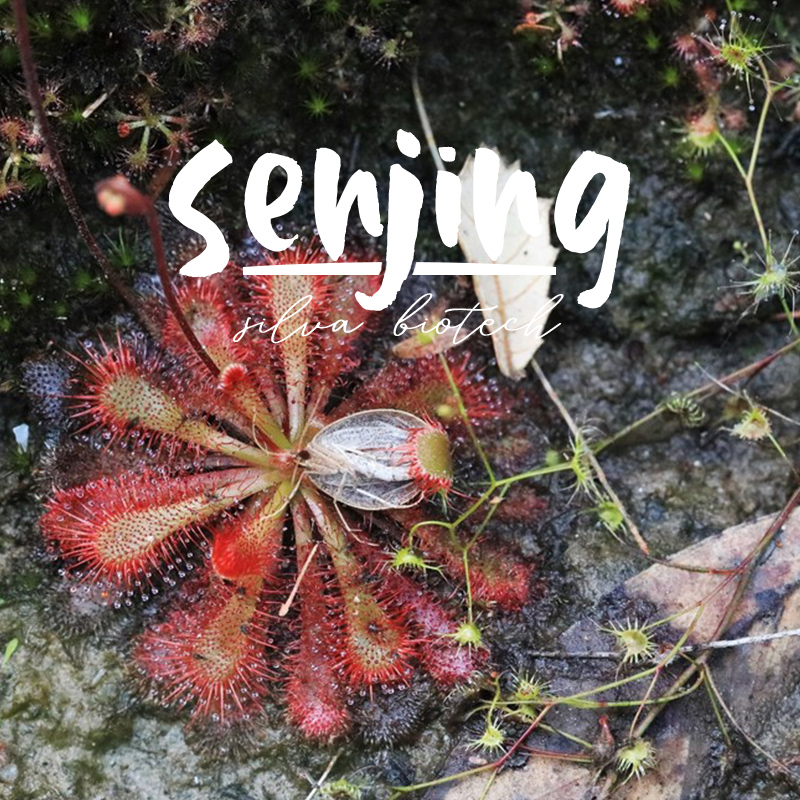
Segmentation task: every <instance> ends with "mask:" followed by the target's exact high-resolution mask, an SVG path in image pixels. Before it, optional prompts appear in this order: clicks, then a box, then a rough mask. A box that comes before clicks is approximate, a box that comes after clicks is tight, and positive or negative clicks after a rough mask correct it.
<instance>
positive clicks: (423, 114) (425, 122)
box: [411, 64, 447, 172]
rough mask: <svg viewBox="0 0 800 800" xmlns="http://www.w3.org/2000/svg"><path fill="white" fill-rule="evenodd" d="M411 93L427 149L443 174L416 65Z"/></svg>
mask: <svg viewBox="0 0 800 800" xmlns="http://www.w3.org/2000/svg"><path fill="white" fill-rule="evenodd" d="M411 91H412V92H414V104H415V105H416V107H417V114H419V122H420V125H422V130H423V132H424V134H425V141H426V142H427V143H428V149H429V150H430V151H431V158H433V163H434V164H435V165H436V169H440V170H442V171H444V172H446V171H447V168H446V167H445V165H444V162H443V161H442V158H441V156H440V155H439V148H438V147H437V146H436V139H435V137H434V135H433V128H431V121H430V120H429V119H428V112H427V111H426V110H425V101H424V100H423V99H422V92H421V91H420V88H419V77H418V75H417V65H416V64H414V69H413V71H412V73H411Z"/></svg>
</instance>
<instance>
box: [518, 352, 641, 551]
mask: <svg viewBox="0 0 800 800" xmlns="http://www.w3.org/2000/svg"><path fill="white" fill-rule="evenodd" d="M531 364H532V365H533V370H534V372H535V373H536V375H537V377H538V378H539V380H540V381H541V383H542V386H543V387H544V390H545V392H547V395H548V396H549V397H550V399H551V400H552V401H553V405H555V407H556V408H557V409H558V411H559V413H560V414H561V416H562V417H563V418H564V422H566V423H567V425H568V427H569V429H570V431H571V432H572V435H573V436H575V437H576V439H579V438H580V436H581V432H580V429H579V428H578V426H577V424H576V423H575V420H574V419H572V416H571V414H570V413H569V411H568V410H567V408H566V406H565V405H564V404H563V403H562V402H561V398H559V396H558V394H557V393H556V390H555V389H554V388H553V386H552V384H551V383H550V381H549V380H547V376H546V375H545V374H544V372H542V368H541V367H540V366H539V365H538V364H537V363H536V361H535V360H534V361H532V362H531ZM586 455H587V457H588V459H589V462H590V463H591V465H592V468H593V469H594V471H595V473H596V474H597V479H598V480H599V481H600V483H601V485H602V486H603V488H604V489H605V490H606V492H607V493H608V496H609V497H610V498H611V500H612V501H613V502H614V504H615V505H616V506H617V508H618V509H619V511H620V513H621V514H622V518H623V519H624V520H625V523H626V524H627V526H628V529H629V530H630V532H631V536H633V538H634V539H635V540H636V543H637V544H638V545H639V549H640V550H641V551H642V552H643V553H644V554H645V555H650V547H649V546H648V544H647V542H646V541H645V540H644V537H643V536H642V534H641V533H640V532H639V528H638V527H637V526H636V523H635V522H634V521H633V520H632V519H631V518H630V515H629V514H628V512H627V511H626V510H625V506H624V505H623V504H622V501H621V500H620V499H619V497H618V495H617V493H616V492H615V491H614V489H613V488H612V487H611V484H610V483H609V482H608V479H607V478H606V475H605V473H604V472H603V468H602V467H601V466H600V462H599V461H598V460H597V456H596V455H595V454H594V453H593V452H592V450H591V448H588V449H587V451H586Z"/></svg>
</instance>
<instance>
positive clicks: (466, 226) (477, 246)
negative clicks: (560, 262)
mask: <svg viewBox="0 0 800 800" xmlns="http://www.w3.org/2000/svg"><path fill="white" fill-rule="evenodd" d="M474 167H475V161H474V158H473V157H472V156H470V157H469V158H468V159H467V160H466V162H465V163H464V167H463V168H462V170H461V173H460V178H461V186H462V189H461V227H460V228H459V232H458V242H459V244H460V245H461V249H462V250H463V252H464V255H465V256H466V258H467V261H470V262H472V263H484V264H485V263H490V262H491V261H492V259H490V258H489V255H488V253H487V252H486V251H485V250H484V249H483V245H482V244H481V242H480V239H479V238H478V231H477V228H476V226H475V218H474V216H473V214H472V193H473V171H474ZM518 169H519V161H515V162H514V163H513V164H507V163H506V162H505V160H504V159H503V158H502V156H501V157H500V174H499V178H498V187H499V188H500V190H501V191H502V187H503V186H505V184H506V181H507V180H508V179H509V178H510V177H511V175H512V174H513V173H514V172H516V171H517V170H518ZM538 203H539V219H540V220H541V223H542V232H541V233H540V234H539V235H538V236H531V235H530V234H529V233H528V232H527V231H526V230H525V228H523V227H522V222H521V220H520V218H519V213H518V211H517V204H516V203H514V204H513V205H512V206H511V211H510V213H509V215H508V223H507V225H506V233H505V238H504V240H503V250H502V252H501V253H500V257H499V258H498V259H497V261H496V262H495V263H497V264H526V265H530V266H531V267H534V266H536V267H552V266H553V264H554V263H555V260H556V256H557V255H558V248H556V247H553V246H552V245H551V244H550V224H549V220H550V208H551V206H552V205H553V201H552V200H551V199H547V198H543V197H540V198H538ZM550 278H551V276H550V275H475V276H474V277H473V284H474V286H475V293H476V294H477V295H478V300H480V304H481V310H482V311H483V316H484V318H485V319H492V320H494V322H495V323H496V324H497V325H498V326H499V325H500V324H502V323H505V322H508V321H509V320H511V319H516V320H517V323H516V324H517V325H520V326H522V325H526V324H527V323H529V322H530V321H531V320H533V319H536V320H537V321H536V323H535V324H534V325H533V326H532V329H533V331H534V332H533V333H531V334H526V332H525V330H524V329H523V330H516V331H507V330H505V329H504V330H502V331H500V332H498V333H497V334H496V335H494V336H492V342H493V344H494V351H495V355H496V356H497V363H498V366H499V367H500V371H501V372H502V373H503V374H504V375H507V376H508V377H510V378H515V379H518V378H520V377H522V375H523V373H524V370H525V367H526V366H527V365H528V362H529V361H530V360H531V358H533V355H534V353H535V352H536V351H537V350H538V349H539V347H541V344H542V339H541V338H540V337H539V335H538V333H540V332H541V331H543V330H544V325H545V323H546V322H547V317H548V315H549V313H550V310H552V309H548V308H547V307H548V304H550ZM539 314H541V317H539V316H538V315H539ZM540 325H541V327H539V326H540Z"/></svg>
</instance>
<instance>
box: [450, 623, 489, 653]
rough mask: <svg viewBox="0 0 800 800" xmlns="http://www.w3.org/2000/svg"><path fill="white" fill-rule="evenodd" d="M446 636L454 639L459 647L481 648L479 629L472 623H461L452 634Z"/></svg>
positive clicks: (481, 640) (481, 641) (481, 639)
mask: <svg viewBox="0 0 800 800" xmlns="http://www.w3.org/2000/svg"><path fill="white" fill-rule="evenodd" d="M446 636H448V637H449V638H451V639H455V641H456V642H458V643H459V644H460V645H465V646H467V647H483V635H482V634H481V629H480V628H479V627H478V626H477V625H476V624H475V623H474V622H470V621H466V622H462V623H461V624H460V625H459V626H458V628H457V629H456V631H455V632H454V633H448V634H446Z"/></svg>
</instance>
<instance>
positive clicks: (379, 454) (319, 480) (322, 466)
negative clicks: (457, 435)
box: [303, 409, 452, 511]
mask: <svg viewBox="0 0 800 800" xmlns="http://www.w3.org/2000/svg"><path fill="white" fill-rule="evenodd" d="M303 455H304V456H307V458H305V459H304V460H303V465H304V467H305V469H306V471H307V475H308V478H309V480H310V481H311V482H312V483H313V484H314V485H315V486H316V487H317V488H318V489H320V490H322V491H323V492H325V494H327V495H329V496H331V497H333V499H334V500H337V501H338V502H341V503H344V504H345V505H348V506H351V507H352V508H358V509H361V510H363V511H378V510H385V509H390V508H408V507H410V506H413V505H415V504H416V503H418V502H419V501H420V500H422V498H423V497H427V496H430V495H432V494H435V493H436V492H440V491H445V492H446V491H447V490H449V489H450V486H451V484H452V463H451V459H450V445H449V442H448V438H447V434H446V433H445V432H444V430H443V429H442V428H441V427H440V426H439V425H437V424H435V423H432V422H426V421H425V420H422V419H420V418H419V417H417V416H415V415H414V414H410V413H408V412H406V411H398V410H395V409H375V410H370V411H360V412H357V413H355V414H350V415H348V416H346V417H343V418H342V419H339V420H337V421H336V422H332V423H331V424H330V425H326V426H325V427H324V428H323V429H322V430H321V431H320V432H319V433H318V434H317V435H316V436H315V437H314V439H313V440H312V441H311V442H310V444H309V445H308V447H307V449H306V450H305V452H304V453H303Z"/></svg>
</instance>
